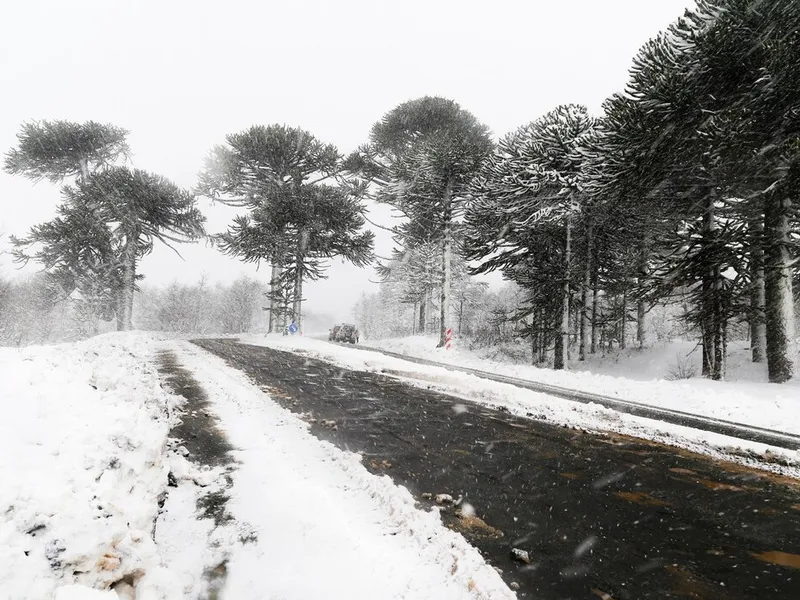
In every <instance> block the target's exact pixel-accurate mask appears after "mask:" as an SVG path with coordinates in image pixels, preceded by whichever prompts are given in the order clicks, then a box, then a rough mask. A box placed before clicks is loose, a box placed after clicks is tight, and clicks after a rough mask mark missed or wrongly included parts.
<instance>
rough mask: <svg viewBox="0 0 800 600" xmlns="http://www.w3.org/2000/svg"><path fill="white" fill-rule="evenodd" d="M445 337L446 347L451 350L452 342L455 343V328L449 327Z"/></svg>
mask: <svg viewBox="0 0 800 600" xmlns="http://www.w3.org/2000/svg"><path fill="white" fill-rule="evenodd" d="M444 335H445V337H444V347H445V348H447V349H448V350H450V342H452V341H453V328H452V327H448V328H447V331H446V332H445V334H444Z"/></svg>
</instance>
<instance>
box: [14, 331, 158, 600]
mask: <svg viewBox="0 0 800 600" xmlns="http://www.w3.org/2000/svg"><path fill="white" fill-rule="evenodd" d="M154 339H155V338H154V337H153V336H151V335H146V334H140V333H131V334H108V335H103V336H99V337H95V338H93V339H91V340H89V341H86V342H81V343H77V344H62V345H58V346H49V347H48V346H39V347H29V348H24V349H21V350H17V349H6V348H3V349H0V377H2V380H3V386H2V392H0V403H1V404H2V410H3V418H2V419H0V473H2V475H3V483H2V486H0V598H3V599H6V598H8V599H14V600H23V599H27V598H31V599H34V598H35V599H37V600H40V599H45V598H52V597H53V595H54V592H55V590H56V588H58V587H59V586H64V587H63V589H62V590H61V591H60V593H59V594H58V595H57V597H59V598H65V599H66V598H90V597H92V598H93V597H98V598H99V597H104V596H100V595H97V596H95V595H86V594H87V593H88V592H87V590H86V588H85V587H74V585H73V584H82V585H83V586H87V587H90V588H96V589H99V590H103V589H107V588H108V587H109V586H111V585H112V584H114V583H115V582H120V581H121V580H123V579H128V580H130V581H135V580H138V579H139V578H140V577H141V576H142V575H144V574H146V573H147V571H148V570H149V568H150V567H151V565H153V564H155V563H156V562H157V558H158V557H157V549H156V547H155V544H154V542H153V540H152V538H151V530H152V527H153V524H154V521H155V519H156V516H157V512H158V496H159V494H161V493H162V492H163V490H164V489H165V487H166V483H167V471H166V467H165V465H164V462H163V461H164V457H165V443H166V438H167V433H168V431H169V414H170V410H171V406H170V402H171V396H170V395H168V394H167V393H166V392H165V391H163V390H162V389H161V387H160V385H159V380H158V376H157V374H156V371H155V368H154V367H153V366H151V365H150V364H149V363H148V359H149V357H150V355H151V353H152V342H153V340H154ZM115 596H116V594H113V593H112V595H110V596H109V597H115Z"/></svg>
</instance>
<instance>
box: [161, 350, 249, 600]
mask: <svg viewBox="0 0 800 600" xmlns="http://www.w3.org/2000/svg"><path fill="white" fill-rule="evenodd" d="M156 357H157V369H158V373H159V375H161V377H162V378H163V380H164V382H165V384H166V386H167V387H168V388H169V389H170V390H171V391H172V392H173V393H174V394H176V395H179V396H182V397H183V398H184V399H185V400H186V402H185V404H184V405H183V406H182V407H181V413H180V419H181V422H180V423H179V424H178V425H176V426H175V427H173V428H172V429H171V430H170V433H169V435H170V437H171V438H175V439H177V440H180V442H181V445H182V446H183V447H184V448H186V450H187V451H188V455H187V456H186V459H187V460H189V461H190V462H192V463H194V464H195V465H199V466H206V467H209V468H212V467H227V471H226V473H225V475H224V477H225V483H226V485H225V487H224V488H223V489H219V490H215V491H211V492H208V493H205V494H202V495H201V496H200V497H199V498H198V499H197V510H198V512H199V514H200V517H201V518H204V519H212V520H213V521H214V525H215V526H217V527H219V526H220V525H223V524H225V523H228V522H230V521H232V520H233V516H232V515H231V514H230V513H229V512H228V510H227V504H228V500H230V496H229V494H228V493H227V488H230V486H231V485H233V480H232V479H231V477H230V474H229V473H230V471H232V470H233V468H234V466H235V461H234V459H233V455H232V452H233V450H235V448H234V447H233V445H232V444H231V443H230V442H229V441H228V439H227V438H226V437H225V434H224V433H223V432H222V430H221V429H220V427H219V421H218V420H217V418H216V416H215V415H214V414H213V413H212V412H211V403H210V402H209V400H208V396H207V395H206V393H205V391H204V390H203V388H202V386H201V385H200V384H199V383H198V382H197V381H196V380H195V379H194V377H192V374H191V373H190V372H189V371H188V370H186V369H184V368H183V367H182V366H181V364H180V362H179V361H178V359H177V357H176V356H175V353H174V352H171V351H169V350H164V351H161V352H159V353H158V354H157V355H156ZM171 475H172V474H170V480H171V481H173V482H174V478H173V477H172V476H171ZM172 485H177V483H173V484H172ZM162 505H163V503H162ZM204 575H205V577H206V580H207V581H208V585H209V590H208V594H209V596H208V597H209V600H215V599H216V598H218V596H219V594H220V592H221V590H222V588H223V587H224V585H225V577H226V576H227V560H223V561H222V562H221V563H219V564H218V565H217V566H215V567H213V568H210V569H207V570H206V571H205V573H204Z"/></svg>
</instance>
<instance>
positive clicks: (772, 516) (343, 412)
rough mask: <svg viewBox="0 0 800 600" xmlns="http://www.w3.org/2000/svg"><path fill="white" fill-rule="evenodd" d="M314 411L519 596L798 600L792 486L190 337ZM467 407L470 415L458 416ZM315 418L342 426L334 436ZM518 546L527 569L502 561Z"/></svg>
mask: <svg viewBox="0 0 800 600" xmlns="http://www.w3.org/2000/svg"><path fill="white" fill-rule="evenodd" d="M195 343H196V344H198V345H199V346H201V347H203V348H205V349H207V350H210V351H211V352H214V353H216V354H218V355H219V356H221V357H223V358H225V359H226V360H227V361H228V363H229V364H230V365H231V366H233V367H235V368H237V369H240V370H242V371H244V372H246V373H247V374H248V375H249V376H250V377H251V378H252V379H253V380H255V381H256V382H257V383H258V384H259V385H261V386H262V387H263V388H264V389H265V390H266V391H268V392H270V394H271V396H272V398H273V399H274V400H275V401H277V402H279V403H280V404H281V405H282V406H284V407H286V408H288V409H290V410H292V411H295V412H302V413H312V414H313V416H314V418H316V419H318V420H319V421H318V422H317V423H315V424H313V425H312V432H313V433H314V434H315V435H317V436H318V437H320V438H323V439H326V440H329V441H331V442H332V443H334V444H336V445H337V446H339V447H340V448H344V449H347V450H351V451H358V452H362V453H363V454H364V461H363V462H364V464H365V466H366V467H367V468H368V469H370V470H371V471H373V472H378V473H386V474H388V475H390V476H391V477H392V478H393V479H394V481H395V482H396V483H398V484H401V485H404V486H406V487H407V488H408V489H409V490H410V491H411V492H412V493H413V494H414V496H415V497H416V498H417V499H418V500H420V502H421V503H422V504H423V505H424V504H428V503H429V501H428V500H426V499H424V498H423V494H425V493H433V494H437V493H449V494H452V495H453V496H454V497H458V496H463V497H464V500H465V501H468V502H469V503H471V504H472V505H473V506H474V507H475V509H476V514H477V516H478V517H479V519H472V520H462V519H458V518H457V517H455V516H454V515H453V514H452V513H451V512H447V513H446V514H444V515H443V519H444V521H445V523H447V524H448V526H451V527H453V528H455V529H457V530H459V531H461V532H462V533H463V534H464V535H465V537H467V539H469V540H470V541H471V542H472V543H473V544H474V545H475V546H477V547H478V548H479V549H480V550H481V552H483V553H484V555H485V556H486V558H487V560H488V561H489V562H490V563H491V564H493V565H495V566H496V567H499V568H500V569H502V571H503V578H504V579H505V580H506V581H507V582H509V583H511V582H516V583H518V584H519V585H520V590H519V592H518V594H519V596H520V597H521V598H541V599H559V600H560V599H572V598H575V599H592V600H596V599H597V598H601V599H609V598H610V599H614V600H640V599H645V598H691V599H698V600H716V599H723V598H725V599H762V598H770V599H773V598H774V599H787V600H788V599H792V600H794V599H797V598H800V485H799V484H798V482H797V481H795V480H788V479H785V478H781V477H779V476H774V475H770V474H767V473H765V472H761V471H755V470H751V469H747V468H744V467H740V466H736V465H733V464H728V463H721V462H719V461H714V460H711V459H709V458H707V457H704V456H701V455H696V454H692V453H689V452H686V451H682V450H679V449H676V448H671V447H667V446H663V445H659V444H653V443H649V442H646V441H643V440H638V439H634V438H627V437H623V436H618V435H608V436H598V435H593V434H585V433H582V432H580V431H574V430H571V429H566V428H563V427H557V426H553V425H549V424H547V423H543V422H540V421H533V420H525V419H519V418H516V417H513V416H511V415H509V414H507V413H504V412H501V411H497V410H492V409H489V408H486V407H482V406H478V405H475V404H469V403H466V402H465V401H464V400H461V399H456V398H452V397H449V396H446V395H443V394H440V393H434V392H431V391H428V390H425V389H421V388H417V387H414V386H411V385H408V384H405V383H402V382H399V381H397V380H395V379H393V378H390V377H386V376H382V375H377V374H373V373H362V372H354V371H347V370H344V369H341V368H339V367H336V366H333V365H330V364H328V363H325V362H322V361H318V360H314V359H310V358H306V357H303V356H298V355H296V354H291V353H287V352H279V351H275V350H271V349H268V348H263V347H256V346H248V345H242V344H238V343H237V342H235V341H232V340H198V341H196V342H195ZM464 408H466V410H464ZM323 420H328V421H335V422H336V428H335V429H334V428H332V427H330V426H328V425H324V424H322V423H321V422H322V421H323ZM512 547H515V548H520V549H523V550H525V551H527V552H528V553H529V555H530V559H531V563H530V564H524V563H519V562H516V561H514V560H512V559H511V557H510V550H511V548H512Z"/></svg>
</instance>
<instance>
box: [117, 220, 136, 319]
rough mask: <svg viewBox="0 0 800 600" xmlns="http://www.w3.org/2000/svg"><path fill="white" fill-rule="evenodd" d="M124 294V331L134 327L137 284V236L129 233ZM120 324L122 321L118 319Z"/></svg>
mask: <svg viewBox="0 0 800 600" xmlns="http://www.w3.org/2000/svg"><path fill="white" fill-rule="evenodd" d="M122 263H123V264H122V294H121V298H120V304H121V307H120V308H121V311H122V319H121V325H122V330H123V331H130V330H131V329H133V290H134V288H135V286H136V236H134V235H128V236H126V239H125V248H124V249H123V253H122ZM117 323H118V326H119V324H120V321H119V320H118V321H117Z"/></svg>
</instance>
